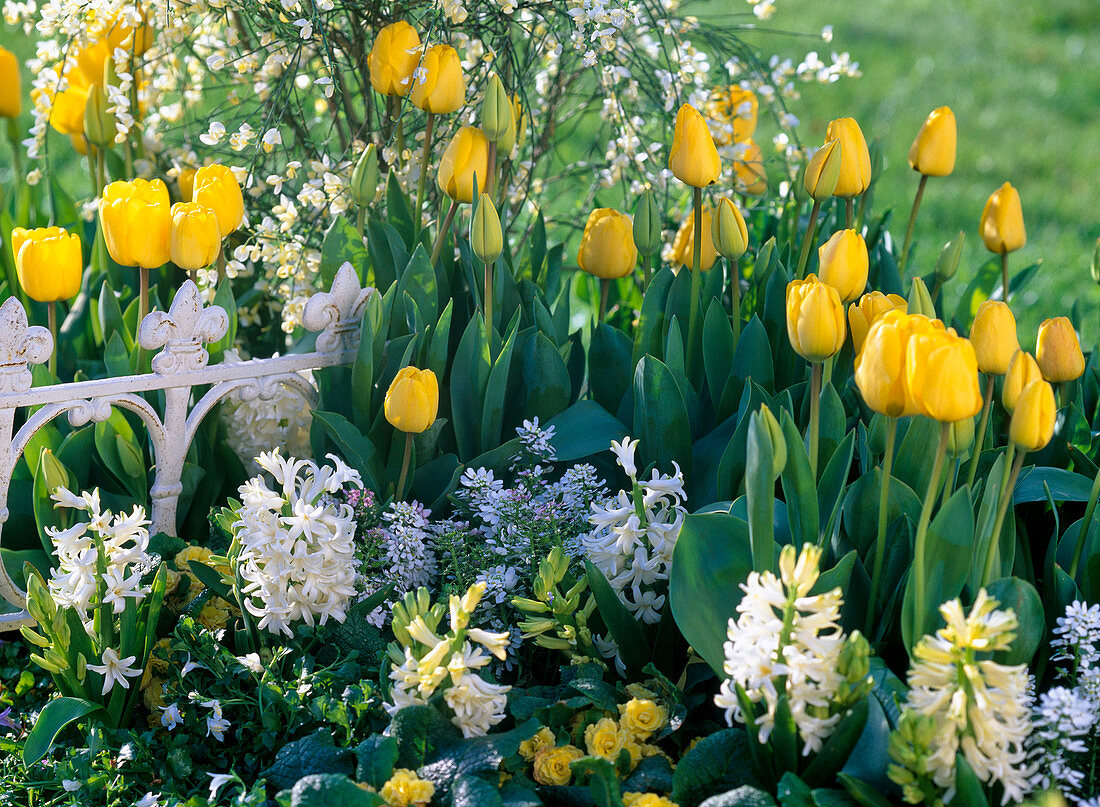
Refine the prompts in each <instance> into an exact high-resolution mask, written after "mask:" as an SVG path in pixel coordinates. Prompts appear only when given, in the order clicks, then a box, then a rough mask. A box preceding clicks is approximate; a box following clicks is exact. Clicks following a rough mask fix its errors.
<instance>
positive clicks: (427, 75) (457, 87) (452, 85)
mask: <svg viewBox="0 0 1100 807" xmlns="http://www.w3.org/2000/svg"><path fill="white" fill-rule="evenodd" d="M409 100H410V101H412V102H413V105H414V106H418V107H420V108H421V109H423V110H424V111H425V112H435V113H436V114H446V113H448V112H454V111H455V110H456V109H458V108H459V107H461V106H462V105H463V104H465V103H466V82H465V80H464V79H463V77H462V60H461V59H459V58H458V51H456V50H455V49H454V48H452V47H451V46H450V45H434V46H432V47H431V48H429V49H428V52H427V53H425V54H424V58H423V60H422V61H421V63H420V68H419V69H418V70H416V71H415V72H414V74H413V77H412V91H411V92H410V93H409Z"/></svg>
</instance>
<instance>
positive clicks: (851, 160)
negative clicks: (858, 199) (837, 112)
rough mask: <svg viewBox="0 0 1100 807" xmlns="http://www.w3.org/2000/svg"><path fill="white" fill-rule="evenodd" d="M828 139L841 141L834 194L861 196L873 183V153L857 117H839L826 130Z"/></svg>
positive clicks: (847, 196)
mask: <svg viewBox="0 0 1100 807" xmlns="http://www.w3.org/2000/svg"><path fill="white" fill-rule="evenodd" d="M825 139H826V140H838V141H840V177H839V178H838V179H837V183H836V188H835V189H834V190H833V195H834V196H841V197H844V198H849V199H850V198H852V197H854V196H859V195H860V194H861V193H863V192H864V191H865V190H867V188H868V187H869V186H870V184H871V154H870V152H868V151H867V141H866V140H864V139H863V130H862V129H860V128H859V124H858V123H856V120H855V118H837V119H836V120H834V121H832V122H831V123H830V124H829V127H828V128H827V129H826V130H825Z"/></svg>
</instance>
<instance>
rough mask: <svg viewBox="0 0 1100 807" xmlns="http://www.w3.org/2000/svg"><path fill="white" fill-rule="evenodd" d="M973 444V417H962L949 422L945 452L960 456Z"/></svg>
mask: <svg viewBox="0 0 1100 807" xmlns="http://www.w3.org/2000/svg"><path fill="white" fill-rule="evenodd" d="M972 445H974V418H963V419H962V420H956V421H955V422H954V423H952V424H951V430H950V431H949V432H948V433H947V453H948V454H950V455H951V456H952V457H961V456H962V455H963V454H965V453H966V452H967V451H969V450H970V447H971V446H972Z"/></svg>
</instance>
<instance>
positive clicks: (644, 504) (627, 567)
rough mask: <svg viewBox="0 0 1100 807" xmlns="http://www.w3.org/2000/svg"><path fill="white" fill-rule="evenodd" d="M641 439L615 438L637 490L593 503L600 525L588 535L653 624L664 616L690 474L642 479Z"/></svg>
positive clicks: (594, 556)
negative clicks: (638, 460)
mask: <svg viewBox="0 0 1100 807" xmlns="http://www.w3.org/2000/svg"><path fill="white" fill-rule="evenodd" d="M638 442H639V441H638V440H631V439H629V438H627V439H624V440H623V441H622V442H621V443H619V442H615V441H612V443H611V451H612V452H613V453H614V454H615V459H616V461H617V462H618V464H619V466H620V467H621V468H622V469H623V470H624V471H625V472H626V475H627V476H628V477H629V478H630V482H631V486H632V488H631V490H630V491H629V492H628V491H625V490H620V491H619V492H618V494H617V495H615V496H614V497H613V498H611V499H608V500H606V501H604V502H602V503H599V504H594V505H593V506H592V514H591V516H590V517H589V521H590V522H591V524H592V525H593V526H594V527H595V529H594V530H592V532H590V533H589V534H588V535H587V536H585V538H584V539H583V543H584V551H585V554H586V555H587V557H588V558H589V560H591V561H592V563H593V565H595V566H596V568H598V569H599V570H600V571H601V572H603V575H604V577H606V578H607V581H608V582H609V583H610V584H611V587H612V589H614V591H615V593H616V594H617V595H618V596H619V599H620V600H622V602H623V604H624V605H626V607H627V608H628V609H630V612H631V613H632V614H634V616H635V618H637V619H639V620H641V621H642V622H646V623H649V624H654V623H656V622H658V621H660V619H661V609H662V608H663V607H664V604H665V599H666V597H665V594H664V593H663V592H664V591H665V590H666V588H667V585H668V575H669V569H670V568H671V566H672V553H673V550H675V548H676V539H677V538H679V536H680V527H681V526H682V525H683V523H684V516H686V515H687V510H686V509H685V508H684V502H685V501H686V500H687V493H686V492H685V491H684V475H683V474H682V473H681V472H680V467H679V466H678V465H676V463H673V467H674V468H675V473H674V474H673V475H671V476H669V475H664V474H660V473H659V472H658V471H657V469H653V475H652V477H651V478H650V479H642V480H639V479H638V469H637V467H636V466H635V459H634V453H635V450H636V449H637V447H638Z"/></svg>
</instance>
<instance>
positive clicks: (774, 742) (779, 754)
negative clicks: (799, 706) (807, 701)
mask: <svg viewBox="0 0 1100 807" xmlns="http://www.w3.org/2000/svg"><path fill="white" fill-rule="evenodd" d="M798 739H799V738H798V726H796V725H795V722H794V715H792V714H791V702H790V700H789V699H788V698H787V695H786V693H783V694H781V695H780V696H779V700H778V701H777V702H776V704H775V724H774V725H773V726H772V732H771V734H770V735H768V744H769V745H770V746H771V749H772V753H773V754H774V757H773V759H774V764H775V768H774V770H775V774H776V776H777V777H778V776H782V775H783V773H785V772H786V771H797V770H798V759H799V754H798V750H799V749H798V745H799V743H798Z"/></svg>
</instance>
